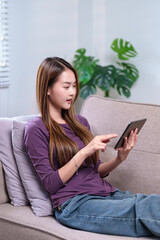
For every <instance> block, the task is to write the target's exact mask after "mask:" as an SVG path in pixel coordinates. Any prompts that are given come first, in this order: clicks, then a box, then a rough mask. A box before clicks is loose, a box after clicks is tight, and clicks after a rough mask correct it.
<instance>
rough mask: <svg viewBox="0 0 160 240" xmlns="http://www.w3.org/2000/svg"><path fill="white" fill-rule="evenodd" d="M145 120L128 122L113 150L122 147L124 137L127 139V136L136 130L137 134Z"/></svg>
mask: <svg viewBox="0 0 160 240" xmlns="http://www.w3.org/2000/svg"><path fill="white" fill-rule="evenodd" d="M146 120H147V119H146V118H145V119H141V120H137V121H133V122H129V124H128V126H127V127H126V129H125V130H124V132H123V134H122V136H121V137H120V139H119V140H118V142H117V143H116V145H115V147H114V148H115V149H117V148H120V147H122V146H123V143H124V137H129V134H130V132H131V131H132V130H133V131H134V130H135V129H136V128H138V132H137V133H139V131H140V130H141V128H142V127H143V125H144V123H145V122H146Z"/></svg>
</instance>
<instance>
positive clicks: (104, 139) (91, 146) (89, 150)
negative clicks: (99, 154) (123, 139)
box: [81, 134, 117, 158]
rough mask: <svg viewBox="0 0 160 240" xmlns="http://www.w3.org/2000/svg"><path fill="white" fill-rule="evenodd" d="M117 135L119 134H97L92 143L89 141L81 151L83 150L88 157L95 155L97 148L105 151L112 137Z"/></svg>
mask: <svg viewBox="0 0 160 240" xmlns="http://www.w3.org/2000/svg"><path fill="white" fill-rule="evenodd" d="M116 137H117V134H107V135H99V136H96V137H94V138H93V139H92V141H91V142H90V143H88V144H87V145H86V146H85V147H84V148H83V149H81V151H83V153H84V154H85V155H86V158H87V157H89V156H91V155H93V154H94V153H95V152H96V151H97V150H102V151H103V152H104V151H105V150H106V147H107V143H108V142H109V141H110V139H112V138H116Z"/></svg>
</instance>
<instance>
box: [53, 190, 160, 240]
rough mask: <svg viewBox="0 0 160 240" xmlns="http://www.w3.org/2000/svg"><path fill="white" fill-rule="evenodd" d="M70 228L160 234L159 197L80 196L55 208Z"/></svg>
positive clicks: (123, 195) (126, 194) (60, 218)
mask: <svg viewBox="0 0 160 240" xmlns="http://www.w3.org/2000/svg"><path fill="white" fill-rule="evenodd" d="M55 215H56V218H57V219H58V220H59V221H60V222H61V223H62V224H65V225H67V226H69V227H72V228H76V229H82V230H86V231H91V232H97V233H104V234H113V235H123V236H133V237H139V236H149V235H152V234H154V235H156V236H160V196H159V195H148V196H147V195H143V194H137V195H133V194H131V193H129V192H120V191H116V192H115V194H111V195H110V196H107V197H101V196H91V195H87V194H85V195H77V196H75V197H74V198H72V199H70V200H69V201H68V202H67V204H66V203H65V204H63V205H62V210H61V211H58V210H56V213H55Z"/></svg>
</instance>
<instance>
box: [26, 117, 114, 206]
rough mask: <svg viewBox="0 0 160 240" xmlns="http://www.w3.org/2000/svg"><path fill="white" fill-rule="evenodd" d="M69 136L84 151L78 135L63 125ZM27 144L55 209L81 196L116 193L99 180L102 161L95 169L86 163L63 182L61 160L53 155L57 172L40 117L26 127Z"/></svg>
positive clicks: (82, 119)
mask: <svg viewBox="0 0 160 240" xmlns="http://www.w3.org/2000/svg"><path fill="white" fill-rule="evenodd" d="M77 118H78V120H79V121H80V122H81V123H82V124H84V125H85V126H86V127H88V128H89V129H90V127H89V124H88V121H87V120H86V119H85V118H84V117H82V116H80V115H77ZM61 126H62V127H63V129H64V130H65V132H66V134H67V136H68V137H69V138H71V139H72V140H73V141H74V142H75V143H76V144H77V146H78V147H79V149H82V148H83V147H84V143H83V142H82V140H81V139H80V138H79V137H78V136H76V135H75V133H74V132H73V130H72V129H71V128H70V127H69V125H68V124H61ZM24 143H25V146H26V150H27V153H28V155H29V157H30V159H31V161H32V164H33V166H34V168H35V170H36V172H37V174H38V176H39V178H40V180H41V182H42V184H43V186H44V188H45V189H46V190H47V191H48V192H49V194H50V198H51V202H52V205H53V207H54V208H56V207H58V206H60V205H61V204H62V203H64V202H65V201H66V200H68V199H69V198H71V197H74V196H76V195H78V194H90V195H97V196H107V195H109V194H110V193H111V192H114V191H115V188H114V187H112V186H111V185H110V184H109V183H108V182H107V181H106V180H104V179H103V178H101V177H100V175H99V173H98V167H99V165H100V164H101V161H100V159H99V160H98V162H97V164H96V166H94V165H93V164H92V165H87V164H86V163H85V161H84V164H83V165H84V167H83V168H81V169H79V170H78V175H77V174H74V175H73V176H72V177H71V179H70V180H69V181H68V182H67V183H65V184H64V183H63V181H62V179H61V178H60V175H59V171H58V168H59V167H58V166H59V164H58V158H57V155H56V153H55V152H54V153H53V156H54V157H53V162H54V166H55V170H54V169H53V168H52V166H51V164H50V161H49V132H48V130H47V128H46V127H45V125H44V123H43V121H42V118H41V117H37V118H35V119H34V120H32V121H30V122H28V123H27V125H26V128H25V136H24Z"/></svg>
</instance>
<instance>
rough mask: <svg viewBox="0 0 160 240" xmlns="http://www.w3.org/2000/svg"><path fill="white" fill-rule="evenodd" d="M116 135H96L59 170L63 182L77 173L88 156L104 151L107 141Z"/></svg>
mask: <svg viewBox="0 0 160 240" xmlns="http://www.w3.org/2000/svg"><path fill="white" fill-rule="evenodd" d="M115 137H117V135H116V134H108V135H101V136H96V137H95V138H94V139H93V140H92V141H91V142H90V143H89V144H88V145H87V146H85V147H84V148H83V149H81V150H80V151H79V152H78V153H77V154H76V155H75V156H74V157H73V158H72V159H71V160H70V161H69V162H68V163H67V164H65V165H64V166H63V167H62V168H60V169H59V170H58V171H59V176H60V178H61V180H62V181H63V183H66V182H67V181H68V180H69V179H70V178H71V177H72V176H73V175H74V174H75V173H76V171H77V170H78V168H79V167H80V166H81V165H82V163H83V162H84V160H85V159H86V158H87V157H89V156H92V155H93V154H94V153H95V152H96V151H97V150H102V151H104V150H105V149H106V143H107V142H109V141H110V139H111V138H115Z"/></svg>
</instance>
